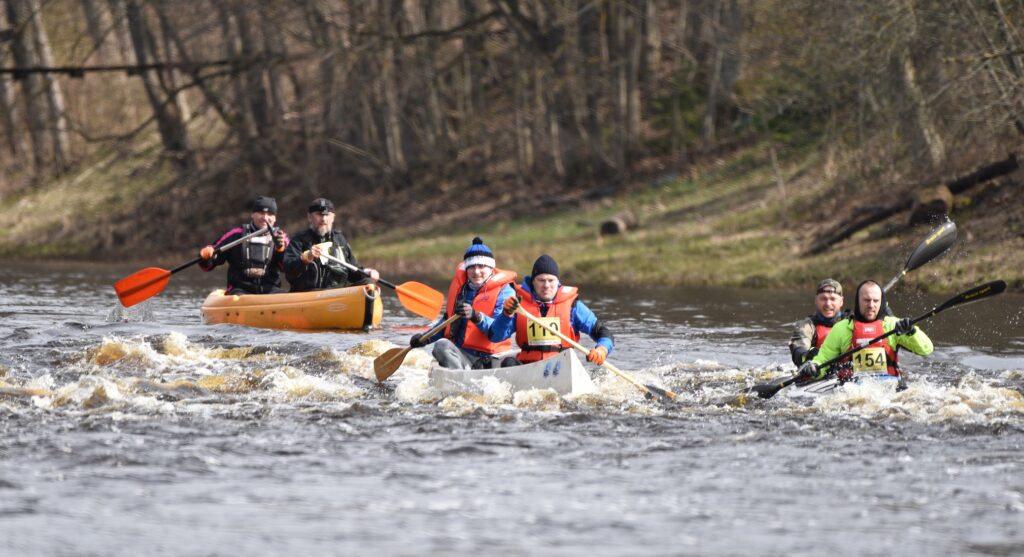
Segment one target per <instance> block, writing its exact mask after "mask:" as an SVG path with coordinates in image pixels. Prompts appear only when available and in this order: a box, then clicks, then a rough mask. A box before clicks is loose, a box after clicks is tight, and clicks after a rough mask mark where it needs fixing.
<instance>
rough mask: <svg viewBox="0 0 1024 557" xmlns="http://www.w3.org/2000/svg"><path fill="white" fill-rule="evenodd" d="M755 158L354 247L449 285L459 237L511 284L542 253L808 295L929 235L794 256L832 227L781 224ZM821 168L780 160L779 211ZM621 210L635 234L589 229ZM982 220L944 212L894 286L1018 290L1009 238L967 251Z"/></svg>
mask: <svg viewBox="0 0 1024 557" xmlns="http://www.w3.org/2000/svg"><path fill="white" fill-rule="evenodd" d="M761 153H763V150H761V149H759V148H754V149H751V150H747V151H744V152H741V153H739V154H737V155H735V156H733V157H732V158H731V159H729V160H725V161H719V162H718V164H716V165H715V166H714V167H711V168H706V169H703V170H702V172H701V173H700V174H699V175H697V176H695V177H693V178H687V179H674V180H669V181H661V182H658V183H655V184H651V185H648V186H645V187H643V188H642V189H639V190H634V191H632V192H630V193H627V194H623V195H620V196H617V197H615V198H613V199H611V200H606V201H605V202H603V203H594V204H592V205H590V206H586V207H582V208H576V209H571V210H570V209H566V210H564V211H561V212H558V213H556V214H552V215H547V216H543V217H535V218H523V219H518V220H514V221H509V222H491V223H480V224H479V225H476V226H469V225H467V226H465V227H461V228H460V227H451V226H445V227H443V228H438V229H435V230H430V231H427V232H423V231H419V232H415V233H413V232H411V231H410V230H407V229H400V230H394V231H392V232H390V233H388V234H385V235H379V236H375V237H368V238H361V239H360V240H359V242H358V245H357V246H356V249H357V252H358V253H359V256H360V258H361V260H362V261H364V263H366V264H370V263H372V264H373V265H375V266H377V267H378V268H380V269H385V270H390V271H391V272H402V273H404V274H410V275H418V276H432V277H435V278H437V279H441V278H443V277H447V276H450V273H451V269H452V267H453V266H454V265H455V264H456V263H458V261H459V260H460V257H461V254H462V252H463V250H465V248H466V246H467V245H468V244H469V241H470V239H471V238H472V237H473V236H474V235H481V236H482V237H483V238H484V240H485V241H486V243H487V244H488V245H489V246H491V248H492V249H494V250H495V252H496V256H497V258H498V262H499V266H503V267H505V268H510V269H512V270H515V271H517V272H519V273H520V275H522V274H523V273H528V272H529V269H530V266H531V265H532V262H533V260H534V259H535V258H536V257H537V256H538V255H539V254H541V253H549V254H551V255H552V256H554V257H555V258H556V259H557V260H558V262H559V265H560V266H561V268H562V273H563V275H564V280H565V281H566V282H580V283H605V284H624V285H625V284H636V283H643V284H664V285H679V284H687V285H720V286H747V287H800V288H808V287H810V286H811V285H813V284H814V283H815V282H816V281H817V280H819V279H820V278H822V277H825V276H834V277H836V278H839V279H840V280H843V281H844V282H845V283H847V284H852V283H854V282H856V281H859V280H862V279H864V278H875V279H877V280H886V279H888V278H890V277H891V276H893V275H894V274H896V273H897V272H899V271H900V269H901V268H902V266H903V264H904V263H905V261H906V258H907V257H908V256H909V254H910V252H911V251H912V250H913V249H914V247H916V246H917V244H918V243H919V242H920V241H921V240H922V239H923V238H924V237H925V235H926V234H927V232H928V230H929V229H930V227H927V226H925V227H915V228H908V227H904V226H900V225H899V223H901V222H902V221H903V219H905V218H906V215H905V214H904V215H898V216H896V217H894V218H893V219H891V220H890V221H889V222H887V223H882V224H879V225H876V226H875V227H873V228H870V229H867V230H865V231H862V232H860V233H859V234H857V235H856V236H854V238H852V239H851V240H847V241H846V242H844V243H842V244H840V245H839V246H838V247H837V248H836V249H833V250H832V251H830V252H828V253H825V254H822V255H819V256H814V257H802V256H801V255H800V253H801V251H802V249H803V248H804V246H806V245H807V243H808V238H809V236H810V235H811V234H814V233H815V231H816V230H817V231H820V230H821V229H823V228H825V227H826V226H830V225H831V224H832V223H828V225H825V224H820V225H819V224H817V223H815V219H813V218H811V219H806V218H804V217H803V216H802V215H801V214H789V215H787V216H788V219H787V220H785V221H784V220H783V214H782V210H781V207H782V203H781V195H780V192H779V189H778V186H777V183H776V179H775V176H774V174H773V172H772V170H771V166H770V165H769V164H768V163H767V160H765V157H764V156H762V155H761ZM820 159H821V157H820V155H819V154H818V152H817V151H816V150H815V149H813V148H807V149H805V150H803V151H802V152H798V153H795V154H793V155H792V156H791V157H790V158H789V160H788V161H783V169H782V171H783V173H784V177H785V178H786V190H787V191H786V206H787V207H789V208H790V211H789V212H790V213H799V210H798V209H793V208H800V207H810V206H813V205H814V200H816V199H820V198H821V196H824V195H827V194H828V189H827V188H829V187H830V186H829V182H828V180H825V179H822V177H821V167H822V161H821V160H820ZM626 208H628V209H631V210H632V211H633V212H634V213H635V214H637V216H638V217H639V219H640V227H639V228H638V229H637V230H635V231H632V232H630V233H628V234H626V235H624V236H619V237H605V238H601V237H599V236H598V234H597V230H598V226H599V224H600V222H601V221H602V220H605V219H606V218H608V217H610V216H612V215H614V214H615V213H617V212H619V211H621V210H623V209H626ZM987 214H988V211H986V210H985V208H972V207H969V206H968V207H962V208H960V210H959V211H958V212H957V214H956V215H954V220H957V221H958V225H959V228H960V230H961V234H960V238H959V240H958V242H957V244H955V246H954V248H952V249H951V250H950V253H949V254H946V255H944V256H943V257H942V259H941V262H936V263H933V264H931V265H928V266H926V267H924V268H921V269H919V270H917V271H914V272H913V273H911V274H909V275H908V276H907V277H906V278H905V279H904V281H903V282H904V286H915V287H917V288H920V289H923V290H942V291H948V290H950V289H955V288H961V287H966V286H971V285H973V284H976V283H979V282H983V281H985V280H991V279H993V278H996V277H999V278H1004V279H1006V280H1008V281H1010V282H1011V284H1013V285H1015V286H1016V287H1017V288H1018V289H1019V288H1020V287H1021V285H1022V275H1024V256H1022V255H1021V249H1020V248H1021V247H1024V242H1022V240H1021V238H1020V237H1019V236H1018V237H1016V238H1010V239H1007V238H1005V237H1004V238H1000V239H998V240H997V239H995V238H992V241H993V242H994V243H984V244H980V245H974V244H973V243H972V242H974V240H973V239H972V237H975V238H976V237H977V236H979V234H976V233H973V232H971V230H972V229H976V228H984V227H985V226H986V223H985V222H984V221H985V219H986V218H987V217H986V216H985V215H987ZM894 223H895V225H894ZM987 224H988V225H991V224H992V223H987ZM883 227H884V230H883ZM965 231H967V233H966V234H965V233H964V232H965ZM890 232H892V234H890ZM410 238H414V239H410Z"/></svg>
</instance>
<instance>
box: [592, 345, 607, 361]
mask: <svg viewBox="0 0 1024 557" xmlns="http://www.w3.org/2000/svg"><path fill="white" fill-rule="evenodd" d="M607 357H608V349H607V348H605V347H604V346H596V347H594V348H593V349H592V350H591V351H590V353H588V354H587V361H588V362H590V363H593V364H597V365H603V364H604V359H605V358H607Z"/></svg>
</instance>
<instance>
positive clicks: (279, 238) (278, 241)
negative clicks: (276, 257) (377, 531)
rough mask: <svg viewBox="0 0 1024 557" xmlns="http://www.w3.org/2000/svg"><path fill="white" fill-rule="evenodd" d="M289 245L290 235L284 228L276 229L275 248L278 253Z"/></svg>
mask: <svg viewBox="0 0 1024 557" xmlns="http://www.w3.org/2000/svg"><path fill="white" fill-rule="evenodd" d="M287 245H288V235H287V234H285V233H284V230H281V229H280V228H277V229H275V230H274V249H275V250H277V253H283V252H284V248H285V247H286V246H287Z"/></svg>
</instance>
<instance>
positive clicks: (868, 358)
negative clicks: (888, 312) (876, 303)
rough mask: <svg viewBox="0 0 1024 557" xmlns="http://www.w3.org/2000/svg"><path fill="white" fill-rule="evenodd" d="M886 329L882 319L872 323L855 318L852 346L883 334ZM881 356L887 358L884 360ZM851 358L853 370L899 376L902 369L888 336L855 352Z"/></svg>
mask: <svg viewBox="0 0 1024 557" xmlns="http://www.w3.org/2000/svg"><path fill="white" fill-rule="evenodd" d="M884 333H885V331H884V330H883V328H882V320H881V319H877V320H875V321H872V322H871V323H865V322H863V321H857V320H856V319H854V320H853V339H851V340H850V348H853V347H855V346H860V345H861V344H864V343H866V342H868V341H869V340H871V339H873V338H875V337H877V336H881V335H882V334H884ZM881 358H885V360H884V361H882V360H881ZM850 359H851V360H852V362H853V372H854V373H858V372H860V373H863V372H882V371H885V372H886V373H888V374H889V375H892V376H895V377H899V376H900V369H899V366H898V365H897V364H896V350H895V349H894V348H893V346H892V345H891V344H889V339H888V338H883V339H882V340H880V341H878V342H876V343H874V344H872V345H871V346H869V347H867V348H864V349H862V350H860V351H858V352H855V353H854V354H853V355H852V356H850Z"/></svg>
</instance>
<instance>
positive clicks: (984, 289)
mask: <svg viewBox="0 0 1024 557" xmlns="http://www.w3.org/2000/svg"><path fill="white" fill-rule="evenodd" d="M1005 290H1006V282H1004V281H1001V280H994V281H992V282H986V283H985V284H982V285H979V286H975V287H974V288H971V289H970V290H965V291H963V292H961V293H959V294H957V295H956V296H953V297H952V298H950V299H948V300H946V301H945V302H944V303H943V304H942V305H941V306H939V307H937V308H935V309H933V310H932V312H931V313H930V314H929V315H935V314H936V313H938V312H940V311H942V310H944V309H948V308H951V307H953V306H959V305H962V304H969V303H972V302H977V301H980V300H984V299H986V298H991V297H992V296H996V295H998V294H1002V293H1003V292H1004V291H1005Z"/></svg>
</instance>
